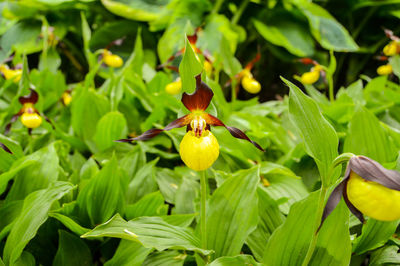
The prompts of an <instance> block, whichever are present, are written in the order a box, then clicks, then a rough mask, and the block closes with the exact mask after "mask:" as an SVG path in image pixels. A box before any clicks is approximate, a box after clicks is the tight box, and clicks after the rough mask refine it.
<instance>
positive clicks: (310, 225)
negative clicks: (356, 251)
mask: <svg viewBox="0 0 400 266" xmlns="http://www.w3.org/2000/svg"><path fill="white" fill-rule="evenodd" d="M318 197H319V192H314V193H312V194H310V196H309V197H307V198H306V199H304V200H302V201H300V202H297V203H295V204H293V206H292V208H291V209H290V213H289V215H288V217H287V219H286V221H285V222H284V223H283V225H282V226H280V227H279V228H278V229H276V230H275V231H274V233H273V234H272V236H271V237H270V239H269V241H268V244H267V246H266V248H265V251H264V260H263V262H264V263H265V264H266V265H301V264H302V262H303V260H304V258H305V256H306V253H307V250H308V246H309V243H310V241H311V237H312V235H313V233H314V229H315V228H314V223H315V219H316V209H317V205H318ZM348 219H349V212H348V210H347V207H346V205H345V204H344V202H343V201H342V202H341V203H340V204H339V206H338V207H337V208H336V209H335V210H334V211H333V212H332V213H331V215H330V216H328V218H327V219H326V220H325V223H324V225H323V226H322V227H321V230H320V232H319V235H318V240H317V245H316V249H315V251H314V254H313V256H312V258H311V261H310V263H309V265H316V266H317V265H349V263H350V257H351V244H350V236H349V226H348Z"/></svg>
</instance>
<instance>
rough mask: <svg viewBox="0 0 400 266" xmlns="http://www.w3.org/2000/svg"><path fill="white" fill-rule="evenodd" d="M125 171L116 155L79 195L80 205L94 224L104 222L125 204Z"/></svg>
mask: <svg viewBox="0 0 400 266" xmlns="http://www.w3.org/2000/svg"><path fill="white" fill-rule="evenodd" d="M122 174H123V173H122V172H121V171H120V170H119V168H118V163H117V159H116V157H115V156H113V157H112V158H111V160H110V161H109V162H108V163H107V164H106V165H105V166H104V167H103V169H101V170H100V172H98V173H97V174H96V176H95V177H93V178H92V179H91V180H90V183H89V184H87V185H86V186H85V187H84V188H83V190H82V191H81V192H80V193H79V195H78V199H77V202H78V206H79V208H80V209H81V210H86V212H87V214H88V215H89V218H90V221H91V223H92V224H100V223H104V222H105V221H107V220H108V219H110V218H111V216H113V215H114V214H115V213H117V212H120V211H121V210H122V209H123V207H124V204H125V201H124V199H125V193H124V191H125V189H124V188H123V180H124V176H123V175H122Z"/></svg>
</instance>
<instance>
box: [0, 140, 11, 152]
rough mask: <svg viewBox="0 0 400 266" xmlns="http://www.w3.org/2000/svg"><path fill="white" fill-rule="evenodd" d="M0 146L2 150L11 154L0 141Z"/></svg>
mask: <svg viewBox="0 0 400 266" xmlns="http://www.w3.org/2000/svg"><path fill="white" fill-rule="evenodd" d="M0 147H1V148H2V149H3V150H5V151H6V152H8V153H10V154H12V151H10V149H9V148H8V147H7V146H6V145H4V144H3V143H1V142H0Z"/></svg>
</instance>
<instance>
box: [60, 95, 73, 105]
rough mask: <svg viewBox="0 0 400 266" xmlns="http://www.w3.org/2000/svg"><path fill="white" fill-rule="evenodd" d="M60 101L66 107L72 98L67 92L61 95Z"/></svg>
mask: <svg viewBox="0 0 400 266" xmlns="http://www.w3.org/2000/svg"><path fill="white" fill-rule="evenodd" d="M62 100H63V103H64V105H65V106H68V105H69V104H70V103H71V101H72V96H71V94H70V93H69V92H64V93H63V94H62Z"/></svg>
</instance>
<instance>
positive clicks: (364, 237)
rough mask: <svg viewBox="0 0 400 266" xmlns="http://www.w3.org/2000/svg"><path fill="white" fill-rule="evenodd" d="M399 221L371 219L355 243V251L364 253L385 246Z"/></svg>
mask: <svg viewBox="0 0 400 266" xmlns="http://www.w3.org/2000/svg"><path fill="white" fill-rule="evenodd" d="M399 222H400V221H393V222H382V221H377V220H374V219H369V220H368V221H367V223H366V225H364V226H363V228H362V233H361V235H360V236H359V237H358V238H357V239H356V240H355V241H354V243H353V252H355V253H357V254H362V253H365V252H367V251H368V250H372V249H376V248H379V247H381V246H383V245H384V244H385V243H386V242H387V241H388V240H389V238H390V237H391V236H392V235H393V234H394V233H395V232H396V228H397V226H398V225H399Z"/></svg>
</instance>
